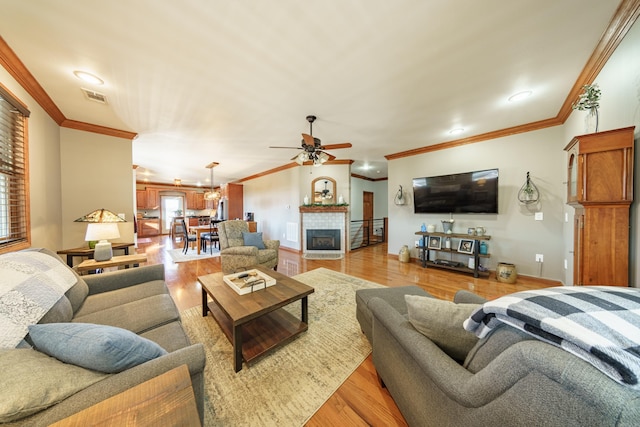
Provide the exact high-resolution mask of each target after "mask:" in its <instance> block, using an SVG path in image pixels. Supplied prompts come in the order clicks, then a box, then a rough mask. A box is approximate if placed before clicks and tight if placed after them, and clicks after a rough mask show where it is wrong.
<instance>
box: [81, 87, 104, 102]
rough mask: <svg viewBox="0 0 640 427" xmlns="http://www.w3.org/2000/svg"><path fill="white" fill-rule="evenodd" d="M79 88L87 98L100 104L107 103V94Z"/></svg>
mask: <svg viewBox="0 0 640 427" xmlns="http://www.w3.org/2000/svg"><path fill="white" fill-rule="evenodd" d="M80 89H81V90H82V92H83V93H84V96H86V97H87V99H88V100H90V101H95V102H99V103H100V104H106V103H107V95H105V94H103V93H100V92H96V91H94V90H91V89H85V88H80Z"/></svg>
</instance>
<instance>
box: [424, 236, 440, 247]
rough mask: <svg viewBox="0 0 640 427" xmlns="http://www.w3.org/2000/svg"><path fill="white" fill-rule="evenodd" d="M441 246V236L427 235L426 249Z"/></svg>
mask: <svg viewBox="0 0 640 427" xmlns="http://www.w3.org/2000/svg"><path fill="white" fill-rule="evenodd" d="M441 248H442V237H440V236H429V239H428V241H427V249H437V250H439V249H441Z"/></svg>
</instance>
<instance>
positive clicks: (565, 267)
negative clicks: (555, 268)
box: [564, 259, 569, 270]
mask: <svg viewBox="0 0 640 427" xmlns="http://www.w3.org/2000/svg"><path fill="white" fill-rule="evenodd" d="M567 268H569V262H568V261H567V260H566V259H565V260H564V269H565V270H566V269H567Z"/></svg>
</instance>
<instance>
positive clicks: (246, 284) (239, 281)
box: [222, 270, 276, 295]
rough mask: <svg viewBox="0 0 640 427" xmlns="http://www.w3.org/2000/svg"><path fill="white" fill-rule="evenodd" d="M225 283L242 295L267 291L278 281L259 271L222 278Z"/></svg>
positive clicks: (248, 271)
mask: <svg viewBox="0 0 640 427" xmlns="http://www.w3.org/2000/svg"><path fill="white" fill-rule="evenodd" d="M222 278H223V279H224V282H225V283H226V284H227V285H229V286H230V287H231V289H233V290H234V291H236V292H237V293H238V294H240V295H244V294H249V293H251V292H254V291H259V290H261V289H266V288H267V287H269V286H273V285H275V284H276V279H274V278H273V277H270V276H267V275H266V274H264V273H263V272H261V271H259V270H247V271H240V272H238V273H233V274H227V275H225V276H222Z"/></svg>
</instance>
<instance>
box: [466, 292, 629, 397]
mask: <svg viewBox="0 0 640 427" xmlns="http://www.w3.org/2000/svg"><path fill="white" fill-rule="evenodd" d="M501 323H505V324H508V325H511V326H513V327H515V328H517V329H520V330H522V331H524V332H526V333H528V334H530V335H532V336H534V337H535V338H538V339H540V340H542V341H545V342H547V343H550V344H553V345H556V346H558V347H561V348H563V349H564V350H566V351H568V352H570V353H572V354H574V355H576V356H578V357H580V358H581V359H583V360H585V361H587V362H589V363H591V364H592V365H593V366H595V367H596V368H598V369H599V370H601V371H602V372H604V373H605V374H606V375H608V376H609V377H611V378H613V379H614V380H616V381H618V382H620V383H622V384H626V385H628V386H631V387H632V388H635V389H640V289H636V288H618V287H609V286H581V287H572V286H560V287H555V288H546V289H539V290H534V291H525V292H517V293H514V294H511V295H507V296H504V297H501V298H498V299H496V300H493V301H488V302H486V303H485V304H484V305H483V306H482V307H480V308H478V309H477V310H476V311H474V312H473V313H472V314H471V316H470V317H469V318H468V319H467V320H465V322H464V328H465V329H466V330H467V331H470V332H474V333H475V334H476V335H477V336H478V337H480V338H483V337H485V336H487V335H488V334H489V333H490V332H491V331H492V330H493V329H494V328H496V327H497V326H498V325H500V324H501Z"/></svg>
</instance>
